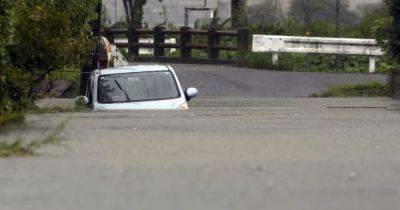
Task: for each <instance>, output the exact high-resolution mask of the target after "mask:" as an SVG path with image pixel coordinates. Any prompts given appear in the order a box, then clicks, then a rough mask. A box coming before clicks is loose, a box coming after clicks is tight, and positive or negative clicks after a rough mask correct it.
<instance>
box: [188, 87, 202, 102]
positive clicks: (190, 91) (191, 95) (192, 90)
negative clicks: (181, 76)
mask: <svg viewBox="0 0 400 210" xmlns="http://www.w3.org/2000/svg"><path fill="white" fill-rule="evenodd" d="M185 95H186V100H187V101H190V100H191V99H192V98H194V97H196V96H198V95H199V91H198V90H197V89H196V88H194V87H191V88H188V89H187V90H186V92H185Z"/></svg>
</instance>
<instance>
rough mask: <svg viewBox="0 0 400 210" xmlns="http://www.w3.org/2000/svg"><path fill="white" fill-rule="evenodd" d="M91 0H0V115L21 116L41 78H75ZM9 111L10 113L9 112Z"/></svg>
mask: <svg viewBox="0 0 400 210" xmlns="http://www.w3.org/2000/svg"><path fill="white" fill-rule="evenodd" d="M96 3H97V0H64V1H49V0H41V1H27V0H15V1H9V0H0V119H1V122H3V123H2V124H5V123H6V122H12V121H15V119H22V117H12V116H23V113H24V112H25V111H26V109H27V108H28V107H32V106H33V105H34V103H35V101H36V100H37V99H38V98H39V97H40V94H38V93H37V92H36V91H35V89H36V88H37V87H38V85H39V84H40V82H41V81H43V80H46V79H49V78H54V77H58V78H63V79H67V80H71V81H73V82H74V84H78V83H79V82H78V81H79V80H78V76H79V74H78V75H76V73H73V72H69V71H68V73H67V71H65V69H74V70H75V69H81V68H82V67H83V66H84V65H85V64H87V63H88V62H90V55H91V51H92V49H93V47H94V46H95V45H94V43H95V42H94V40H95V39H94V37H92V27H91V21H92V20H94V19H96V13H95V7H96ZM10 116H11V117H10Z"/></svg>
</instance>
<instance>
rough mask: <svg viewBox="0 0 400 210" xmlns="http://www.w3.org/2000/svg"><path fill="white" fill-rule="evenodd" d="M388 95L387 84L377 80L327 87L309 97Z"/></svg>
mask: <svg viewBox="0 0 400 210" xmlns="http://www.w3.org/2000/svg"><path fill="white" fill-rule="evenodd" d="M387 96H390V88H389V85H384V84H381V83H378V82H372V83H360V84H355V85H339V86H334V87H330V88H328V90H326V91H324V92H322V93H314V94H312V95H311V97H316V98H329V97H387Z"/></svg>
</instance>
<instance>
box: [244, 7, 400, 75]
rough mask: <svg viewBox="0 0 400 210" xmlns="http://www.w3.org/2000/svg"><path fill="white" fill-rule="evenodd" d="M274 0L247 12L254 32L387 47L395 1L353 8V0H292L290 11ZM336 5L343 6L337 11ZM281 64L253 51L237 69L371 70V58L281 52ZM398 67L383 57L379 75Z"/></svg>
mask: <svg viewBox="0 0 400 210" xmlns="http://www.w3.org/2000/svg"><path fill="white" fill-rule="evenodd" d="M272 2H273V1H271V0H266V1H265V2H263V3H260V4H259V5H253V6H251V7H249V9H248V14H249V15H248V18H249V21H248V22H249V23H250V24H249V27H250V31H251V34H269V35H284V36H318V37H342V38H363V39H366V38H370V39H377V40H379V42H380V43H381V44H382V46H383V47H384V48H386V47H387V46H385V45H386V42H384V40H387V38H388V36H389V31H390V26H391V22H392V17H391V14H390V9H389V6H390V4H391V2H390V1H385V2H381V3H374V4H364V5H362V6H360V7H359V8H357V10H356V11H353V10H350V8H349V1H348V0H340V1H339V3H340V4H339V5H336V4H335V3H336V2H335V1H334V0H309V1H303V0H293V1H292V3H291V5H290V10H289V13H288V14H286V13H284V12H283V11H282V10H281V9H280V8H277V7H276V6H274V4H273V3H272ZM336 7H339V8H338V9H336ZM279 57H280V59H279V65H278V66H274V65H273V64H272V61H271V60H272V58H271V54H268V53H249V54H248V55H245V56H241V57H239V58H238V65H240V66H246V67H251V68H257V69H269V70H286V71H287V70H290V71H293V70H294V71H311V72H346V73H359V72H364V73H365V72H368V57H367V56H349V55H341V56H336V55H323V54H295V53H281V54H279ZM397 67H398V64H397V63H396V62H395V61H394V60H393V59H392V58H391V57H390V56H389V55H387V56H383V57H381V58H380V59H378V63H377V73H389V72H390V71H391V70H392V69H394V68H397Z"/></svg>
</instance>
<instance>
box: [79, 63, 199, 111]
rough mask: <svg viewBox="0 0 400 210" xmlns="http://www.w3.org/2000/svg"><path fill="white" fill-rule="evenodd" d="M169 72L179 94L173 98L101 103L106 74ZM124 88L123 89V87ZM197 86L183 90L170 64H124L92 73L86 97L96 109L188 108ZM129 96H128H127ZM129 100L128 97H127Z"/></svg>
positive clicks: (92, 107) (93, 108)
mask: <svg viewBox="0 0 400 210" xmlns="http://www.w3.org/2000/svg"><path fill="white" fill-rule="evenodd" d="M164 71H165V72H169V73H171V74H172V77H173V79H174V80H175V83H176V86H177V91H178V92H179V96H178V97H176V98H171V99H160V100H158V99H155V100H147V101H134V102H123V103H119V102H118V103H115V102H113V103H100V102H99V100H98V93H99V91H98V88H99V78H101V76H105V75H117V76H120V75H121V74H127V75H128V74H133V73H142V72H164ZM121 90H122V89H121ZM197 93H198V92H197V90H196V89H195V88H189V89H188V90H187V91H186V92H184V91H183V90H182V86H181V84H180V82H179V80H178V77H177V76H176V73H175V71H174V70H173V69H172V68H171V67H170V66H165V65H140V66H123V67H117V68H109V69H102V70H95V71H93V72H92V73H91V75H90V83H89V87H88V91H87V94H86V97H85V100H86V101H87V103H88V105H89V106H90V108H91V109H92V110H94V111H105V110H187V109H188V105H187V101H188V100H190V99H191V98H193V97H195V96H197ZM127 97H128V96H127ZM126 100H128V98H127V99H126Z"/></svg>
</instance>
